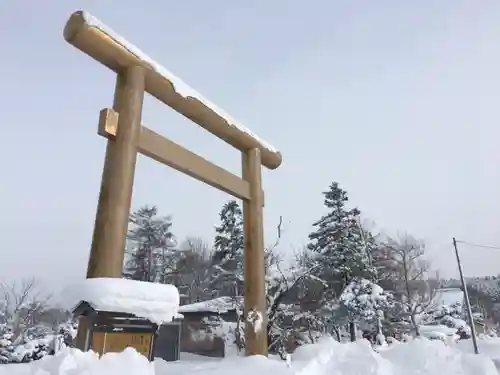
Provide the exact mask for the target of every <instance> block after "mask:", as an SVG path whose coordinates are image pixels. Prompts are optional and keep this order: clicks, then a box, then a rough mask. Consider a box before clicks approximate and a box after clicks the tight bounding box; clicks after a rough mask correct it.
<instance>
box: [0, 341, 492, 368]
mask: <svg viewBox="0 0 500 375" xmlns="http://www.w3.org/2000/svg"><path fill="white" fill-rule="evenodd" d="M480 348H481V350H482V351H483V352H484V354H480V355H474V354H472V353H470V341H469V340H467V341H463V342H461V343H459V344H453V345H450V346H447V345H445V344H444V343H443V342H440V341H430V340H427V339H420V340H414V341H411V342H409V343H396V344H393V345H391V347H385V348H380V349H379V350H378V351H374V350H373V349H372V348H371V347H370V345H369V344H368V342H367V341H364V340H362V341H358V342H356V343H350V344H340V343H338V342H336V341H334V340H333V339H330V338H324V339H322V341H320V342H319V343H317V344H313V345H306V346H304V347H301V348H299V349H298V350H297V351H296V352H295V353H294V354H293V355H292V357H291V360H290V361H288V362H284V361H280V360H276V359H272V358H271V359H267V358H265V357H259V356H256V357H247V358H239V357H232V358H227V359H209V358H202V357H199V356H193V355H188V356H185V357H183V358H182V359H181V361H178V362H164V361H162V360H156V361H155V362H154V363H150V362H148V360H147V359H146V358H145V357H143V356H141V355H139V354H137V353H136V352H135V351H134V350H133V349H127V350H126V351H124V352H123V353H110V354H106V355H104V356H102V357H101V359H98V358H97V356H96V355H95V354H94V353H92V352H87V353H83V352H80V351H78V350H76V349H67V350H64V351H62V352H60V353H58V354H57V355H55V356H52V357H45V358H43V359H41V360H39V361H36V362H32V363H29V364H15V365H3V366H0V375H125V374H126V375H184V374H186V375H187V374H206V375H210V374H218V375H223V374H235V373H237V374H238V375H247V374H248V375H250V374H258V375H267V374H273V375H276V374H283V375H286V374H295V375H498V374H499V373H498V372H497V369H496V367H495V363H494V359H496V357H500V339H484V340H480Z"/></svg>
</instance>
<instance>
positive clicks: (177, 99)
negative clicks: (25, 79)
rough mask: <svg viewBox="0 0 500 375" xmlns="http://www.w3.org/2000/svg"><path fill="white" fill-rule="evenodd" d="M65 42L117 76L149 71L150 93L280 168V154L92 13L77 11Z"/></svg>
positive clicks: (230, 141) (65, 29) (71, 18)
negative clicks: (132, 68) (134, 68)
mask: <svg viewBox="0 0 500 375" xmlns="http://www.w3.org/2000/svg"><path fill="white" fill-rule="evenodd" d="M64 39H66V41H67V42H68V43H70V44H72V45H73V46H75V47H76V48H78V49H79V50H81V51H82V52H85V53H86V54H87V55H89V56H90V57H92V58H94V59H95V60H97V61H99V62H100V63H102V64H103V65H105V66H107V67H108V68H109V69H111V70H113V71H115V72H116V73H120V72H123V71H124V69H125V68H127V67H129V66H136V65H139V66H143V67H145V68H147V69H146V86H145V90H146V92H148V93H149V94H151V95H152V96H154V97H155V98H157V99H158V100H160V101H162V102H163V103H165V104H167V105H168V106H170V107H171V108H172V109H174V110H175V111H177V112H179V113H181V114H182V115H184V116H186V117H187V118H189V119H190V120H192V121H193V122H195V123H197V124H198V125H200V126H201V127H202V128H204V129H206V130H208V131H209V132H211V133H212V134H214V135H215V136H217V137H219V138H220V139H222V140H224V141H225V142H227V143H229V144H230V145H231V146H233V147H235V148H236V149H238V150H240V151H242V152H245V151H248V150H251V149H255V148H258V149H259V150H260V152H261V158H262V165H264V166H265V167H267V168H269V169H276V168H278V167H279V166H280V164H281V162H282V157H281V153H280V152H279V151H277V150H276V149H275V148H274V147H272V146H271V145H269V144H267V143H266V142H264V141H263V140H261V139H259V138H258V137H257V136H256V135H255V134H253V133H252V132H251V131H250V130H248V129H246V128H245V127H243V126H242V125H241V124H239V123H238V122H237V121H236V120H234V119H233V118H232V117H231V116H229V115H228V114H226V113H225V112H224V111H222V110H221V109H220V108H218V107H217V106H216V105H214V104H212V103H211V102H209V101H208V100H206V99H205V98H203V96H202V95H200V94H199V93H197V92H196V91H195V90H193V89H192V88H190V87H189V86H188V85H187V84H185V83H184V82H183V81H182V80H180V79H179V78H177V77H176V76H175V75H173V74H172V73H170V72H169V71H168V70H167V69H165V68H164V67H162V66H161V65H160V64H158V63H156V62H155V61H154V60H153V59H151V58H150V57H148V56H147V55H146V54H145V53H143V52H142V51H141V50H139V49H138V48H137V47H135V46H133V45H132V44H130V43H128V42H127V41H126V40H125V39H124V38H122V37H121V36H120V35H118V34H117V33H115V32H114V31H113V30H111V29H110V28H109V27H107V26H106V25H104V24H103V23H101V22H100V21H99V20H98V19H96V18H95V17H93V16H91V15H90V14H88V13H86V12H84V11H77V12H74V13H73V14H72V15H71V16H70V18H69V20H68V21H67V23H66V26H65V27H64Z"/></svg>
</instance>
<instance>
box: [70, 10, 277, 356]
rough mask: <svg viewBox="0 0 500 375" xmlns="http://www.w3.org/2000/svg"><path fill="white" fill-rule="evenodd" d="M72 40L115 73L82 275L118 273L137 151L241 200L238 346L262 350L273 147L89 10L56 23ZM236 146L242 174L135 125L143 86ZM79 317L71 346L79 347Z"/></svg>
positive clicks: (250, 351) (103, 120)
mask: <svg viewBox="0 0 500 375" xmlns="http://www.w3.org/2000/svg"><path fill="white" fill-rule="evenodd" d="M64 38H65V39H66V41H68V42H69V43H70V44H72V45H73V46H75V47H77V48H78V49H80V50H81V51H83V52H85V53H86V54H87V55H89V56H91V57H92V58H94V59H95V60H97V61H99V62H100V63H102V64H103V65H105V66H107V67H108V68H110V69H111V70H113V71H114V72H116V73H117V81H116V87H115V97H114V102H113V108H112V109H104V110H102V111H101V114H100V118H99V131H98V133H99V134H100V135H102V136H104V137H106V138H107V139H108V143H107V149H106V156H105V161H104V168H103V174H102V182H101V189H100V193H99V201H98V205H97V213H96V219H95V224H94V233H93V238H92V246H91V251H90V256H89V264H88V268H87V277H88V278H94V277H121V275H122V267H123V260H124V248H125V239H126V234H127V227H128V218H129V214H130V204H131V200H132V190H133V184H134V174H135V164H136V158H137V153H139V152H140V153H142V154H144V155H146V156H148V157H150V158H152V159H154V160H156V161H159V162H161V163H162V164H165V165H168V166H170V167H172V168H174V169H177V170H179V171H181V172H183V173H185V174H187V175H190V176H191V177H194V178H197V179H198V180H200V181H203V182H205V183H206V184H208V185H211V186H214V187H216V188H218V189H220V190H222V191H225V192H227V193H229V194H232V195H233V196H235V197H238V198H240V199H242V200H243V216H244V220H243V222H244V242H245V244H244V258H245V259H244V264H245V267H244V273H245V275H244V286H245V292H244V298H245V314H246V316H247V322H246V324H245V328H246V348H245V350H246V353H247V354H264V355H265V354H267V329H266V327H267V317H266V298H265V262H264V233H263V210H262V207H263V203H264V194H263V191H262V180H261V167H262V165H263V166H266V167H267V168H269V169H276V168H278V167H279V165H280V164H281V162H282V158H281V154H280V153H279V152H278V151H277V150H275V149H274V148H273V147H272V146H270V145H268V144H267V143H265V142H264V141H262V140H260V139H259V138H258V137H257V136H256V135H255V134H253V133H252V132H251V131H249V130H247V129H246V128H244V127H243V126H242V125H240V124H239V123H238V122H236V121H235V120H234V119H232V118H231V117H230V116H229V115H227V114H225V113H224V112H223V111H222V110H220V109H219V108H217V107H216V106H215V105H213V104H212V103H210V102H209V101H208V100H206V99H204V98H203V97H202V96H201V95H200V94H198V93H197V92H196V91H194V90H193V89H191V88H190V87H189V86H187V85H186V84H185V83H183V82H182V81H181V80H180V79H179V78H177V77H175V76H174V75H173V74H171V73H170V72H168V71H167V70H166V69H165V68H163V67H162V66H160V65H159V64H157V63H156V62H154V61H153V60H152V59H151V58H149V57H148V56H147V55H146V54H144V53H143V52H141V51H140V50H139V49H138V48H136V47H134V46H132V45H131V44H129V43H128V42H127V41H126V40H124V39H123V38H122V37H121V36H119V35H118V34H116V33H115V32H113V31H112V30H111V29H110V28H108V27H107V26H105V25H103V24H102V23H101V22H99V21H98V20H97V19H96V18H94V17H92V16H90V15H89V14H87V13H85V12H83V11H78V12H75V13H73V14H72V15H71V17H70V19H69V20H68V22H67V23H66V26H65V28H64ZM145 92H148V93H149V94H151V95H152V96H154V97H156V98H157V99H159V100H160V101H162V102H163V103H165V104H167V105H168V106H170V107H171V108H173V109H174V110H176V111H177V112H179V113H181V114H183V115H184V116H186V117H187V118H189V119H191V120H192V121H193V122H195V123H197V124H198V125H200V126H201V127H203V128H204V129H206V130H208V131H209V132H211V133H212V134H214V135H215V136H217V137H219V138H220V139H222V140H224V141H225V142H227V143H229V144H230V145H232V146H233V147H235V148H236V149H238V150H240V151H241V156H242V177H238V176H235V175H233V174H231V173H230V172H228V171H226V170H224V169H222V168H220V167H218V166H217V165H215V164H213V163H211V162H209V161H208V160H205V159H203V158H202V157H200V156H198V155H196V154H194V153H192V152H191V151H189V150H187V149H185V148H184V147H182V146H180V145H178V144H176V143H174V142H172V141H170V140H169V139H167V138H165V137H163V136H161V135H159V134H156V133H154V132H153V131H151V130H150V129H148V128H146V127H145V126H143V125H141V117H142V105H143V100H144V93H145ZM86 324H87V323H85V319H83V320H81V322H80V325H79V333H78V336H77V346H78V347H80V348H83V347H84V343H85V336H84V335H83V332H85V329H84V327H85V325H86Z"/></svg>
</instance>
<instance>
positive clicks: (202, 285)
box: [163, 237, 213, 302]
mask: <svg viewBox="0 0 500 375" xmlns="http://www.w3.org/2000/svg"><path fill="white" fill-rule="evenodd" d="M165 264H166V268H165V270H164V275H163V279H164V282H169V283H172V284H174V285H177V287H178V288H179V290H180V291H181V293H184V294H185V295H186V296H188V297H189V300H190V302H197V301H203V300H206V299H208V298H211V297H212V291H213V289H212V287H211V281H212V272H213V270H212V267H211V249H210V248H209V246H208V245H207V243H206V242H205V241H204V240H203V239H202V238H199V237H188V238H187V239H186V240H185V241H184V242H183V243H182V244H181V246H180V249H179V250H177V251H176V253H175V254H171V255H170V256H169V259H167V261H166V262H165Z"/></svg>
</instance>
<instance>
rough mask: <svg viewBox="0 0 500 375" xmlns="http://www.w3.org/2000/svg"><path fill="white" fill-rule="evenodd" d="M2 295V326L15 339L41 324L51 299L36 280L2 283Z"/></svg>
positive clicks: (0, 283) (0, 315) (0, 321)
mask: <svg viewBox="0 0 500 375" xmlns="http://www.w3.org/2000/svg"><path fill="white" fill-rule="evenodd" d="M0 293H1V298H2V300H1V301H0V324H1V325H3V326H4V327H6V329H8V330H9V331H11V333H12V334H13V337H14V338H16V337H18V336H19V335H20V334H21V333H22V332H23V330H25V329H26V328H29V327H32V326H34V325H36V324H38V323H39V319H40V317H41V316H42V315H43V312H44V310H45V309H46V307H47V304H48V301H49V299H50V296H49V295H47V294H43V293H42V292H41V291H40V289H39V288H38V287H37V285H36V280H35V278H31V279H28V280H23V281H22V282H21V283H17V282H12V283H10V284H8V283H5V282H0Z"/></svg>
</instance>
